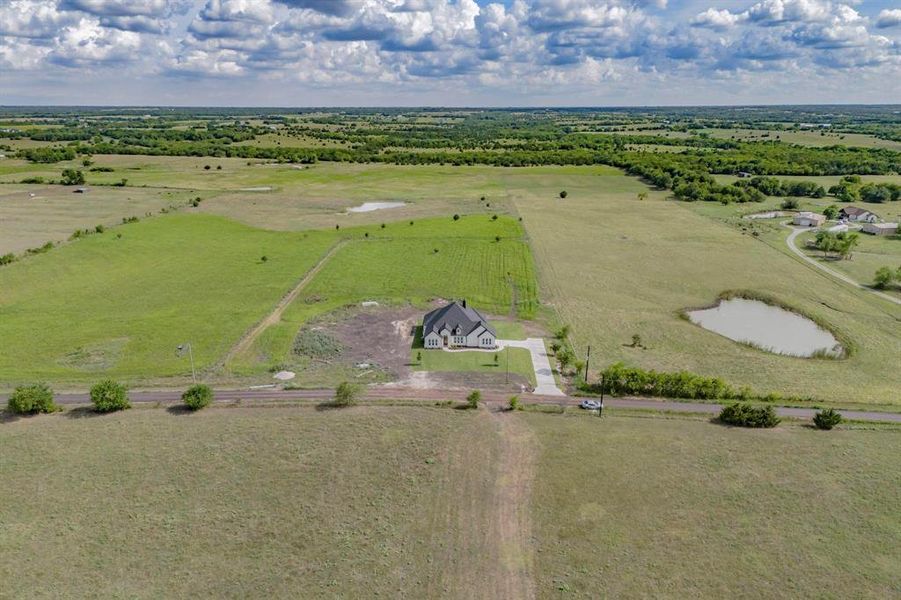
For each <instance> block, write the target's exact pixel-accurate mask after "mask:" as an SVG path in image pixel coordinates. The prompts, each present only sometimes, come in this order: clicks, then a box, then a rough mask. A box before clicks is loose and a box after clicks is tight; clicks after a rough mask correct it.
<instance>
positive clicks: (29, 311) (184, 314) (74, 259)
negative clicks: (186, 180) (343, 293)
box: [0, 214, 334, 383]
mask: <svg viewBox="0 0 901 600" xmlns="http://www.w3.org/2000/svg"><path fill="white" fill-rule="evenodd" d="M119 234H121V236H122V237H121V238H119V237H118V236H119ZM333 242H334V234H333V233H330V232H326V233H314V232H305V233H283V232H271V231H262V230H257V229H252V228H250V227H247V226H245V225H241V224H238V223H235V222H232V221H228V220H226V219H222V218H219V217H212V216H207V215H190V214H175V215H167V216H161V217H156V218H152V219H146V220H143V221H141V222H139V223H135V224H129V225H124V226H121V227H117V228H115V229H113V230H108V231H107V232H106V233H104V234H99V235H98V234H95V235H92V236H89V237H88V238H86V239H83V240H79V241H77V242H74V243H72V244H69V245H66V246H64V247H61V248H58V249H55V250H52V251H51V252H49V253H47V254H42V255H39V256H34V257H29V258H27V259H24V260H22V261H20V262H18V263H15V264H12V265H9V266H6V267H3V268H2V269H0V339H3V340H4V344H3V346H4V349H3V352H2V354H0V380H2V381H4V382H6V383H14V382H16V381H28V380H34V379H50V380H54V381H60V380H62V381H85V380H90V379H95V378H97V377H98V376H99V374H109V375H112V376H116V377H127V378H129V379H131V380H135V379H143V378H158V377H166V376H172V375H182V376H184V375H186V374H190V365H189V364H188V362H187V360H186V359H185V358H178V357H176V356H175V347H176V345H178V344H181V343H184V342H191V343H192V345H193V348H194V358H195V360H196V361H197V364H198V367H200V368H203V367H204V366H207V365H209V364H211V363H212V362H214V361H215V360H216V359H218V358H220V357H221V356H222V354H223V353H224V352H225V351H226V350H227V349H228V348H229V347H230V346H231V344H233V343H234V342H235V341H236V340H237V338H238V337H239V336H240V335H241V334H242V333H244V331H245V330H246V329H247V328H249V327H250V326H251V325H252V324H253V323H254V322H256V321H257V320H259V319H261V318H262V317H263V316H264V315H265V314H267V313H268V312H269V311H270V310H271V309H272V306H274V305H275V303H276V302H277V301H278V299H279V298H280V297H281V296H282V295H283V294H284V293H285V292H286V291H287V290H289V289H291V287H292V286H293V285H294V284H295V283H296V281H297V280H299V279H300V278H301V276H302V275H303V274H304V273H305V272H306V271H307V270H309V269H310V267H312V265H313V264H314V263H315V262H316V261H317V260H318V259H319V257H320V256H322V255H323V254H324V253H325V252H326V250H327V249H328V247H329V246H330V245H331V244H332V243H333ZM263 255H266V256H267V258H268V260H267V262H262V261H261V257H262V256H263Z"/></svg>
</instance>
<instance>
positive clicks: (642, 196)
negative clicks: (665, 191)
mask: <svg viewBox="0 0 901 600" xmlns="http://www.w3.org/2000/svg"><path fill="white" fill-rule="evenodd" d="M638 199H639V200H647V199H648V193H647V192H638Z"/></svg>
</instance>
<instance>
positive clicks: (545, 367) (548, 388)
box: [497, 338, 566, 396]
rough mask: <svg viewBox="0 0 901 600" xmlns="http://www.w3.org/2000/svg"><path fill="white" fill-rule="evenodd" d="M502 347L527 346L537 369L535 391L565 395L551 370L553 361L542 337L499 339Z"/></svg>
mask: <svg viewBox="0 0 901 600" xmlns="http://www.w3.org/2000/svg"><path fill="white" fill-rule="evenodd" d="M497 345H498V346H500V347H501V348H506V347H510V348H525V349H526V350H528V351H529V353H530V354H531V355H532V368H533V369H535V383H537V386H536V387H535V391H534V393H535V394H536V395H539V396H565V395H566V394H564V393H563V392H562V391H560V388H558V387H557V382H556V381H554V372H553V371H552V370H551V361H550V359H549V358H548V355H547V349H546V348H545V346H544V340H543V339H541V338H529V339H527V340H497Z"/></svg>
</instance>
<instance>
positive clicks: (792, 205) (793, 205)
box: [782, 198, 801, 210]
mask: <svg viewBox="0 0 901 600" xmlns="http://www.w3.org/2000/svg"><path fill="white" fill-rule="evenodd" d="M799 206H801V205H800V204H798V201H797V200H795V199H794V198H786V199H785V200H783V201H782V208H784V209H791V210H795V209H797V208H798V207H799Z"/></svg>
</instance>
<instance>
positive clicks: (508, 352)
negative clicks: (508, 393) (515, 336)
mask: <svg viewBox="0 0 901 600" xmlns="http://www.w3.org/2000/svg"><path fill="white" fill-rule="evenodd" d="M504 350H506V351H507V375H506V376H505V379H504V382H505V383H510V349H509V348H504Z"/></svg>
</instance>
